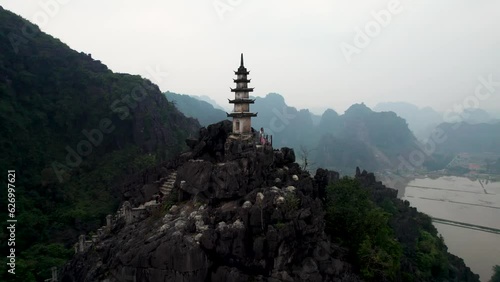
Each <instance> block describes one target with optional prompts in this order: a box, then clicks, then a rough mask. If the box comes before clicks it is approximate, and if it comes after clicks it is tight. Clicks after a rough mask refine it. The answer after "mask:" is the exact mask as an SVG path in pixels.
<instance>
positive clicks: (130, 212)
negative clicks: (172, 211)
mask: <svg viewBox="0 0 500 282" xmlns="http://www.w3.org/2000/svg"><path fill="white" fill-rule="evenodd" d="M158 206H159V203H157V202H156V201H155V200H152V201H149V202H146V203H144V204H142V205H140V206H139V207H137V208H132V205H131V204H130V202H128V201H126V202H124V203H123V204H122V206H121V207H120V208H119V209H118V211H117V212H116V213H115V214H114V215H111V214H108V215H107V216H106V225H105V226H102V227H101V228H99V229H97V232H96V233H95V234H93V235H91V236H90V240H88V237H89V236H86V235H84V234H82V235H80V236H79V237H78V242H77V243H75V245H74V249H75V254H76V253H84V252H85V251H87V250H88V249H89V248H90V247H91V246H92V245H94V244H96V243H98V242H99V241H100V240H101V239H102V238H104V237H105V235H106V234H109V233H110V232H111V230H112V229H113V225H114V224H116V222H117V221H118V220H120V219H122V218H123V219H124V221H125V224H127V225H128V224H132V223H135V222H138V221H140V220H142V219H145V218H147V217H148V216H149V214H151V212H152V211H153V210H154V209H156V208H157V207H158Z"/></svg>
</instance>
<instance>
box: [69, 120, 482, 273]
mask: <svg viewBox="0 0 500 282" xmlns="http://www.w3.org/2000/svg"><path fill="white" fill-rule="evenodd" d="M231 130H232V124H231V122H230V121H223V122H221V123H218V124H214V125H210V126H209V127H207V128H202V129H201V131H200V136H199V138H198V139H189V140H188V144H189V145H190V147H191V148H192V149H191V151H189V152H187V153H184V154H181V155H180V156H178V157H177V158H176V159H175V160H172V161H170V162H167V163H164V164H162V165H160V166H158V167H156V168H155V169H152V170H149V171H147V172H144V173H143V174H141V175H138V177H137V179H135V180H133V181H131V183H130V184H129V185H126V187H127V188H126V189H123V191H126V192H124V194H123V199H124V200H126V202H125V203H124V204H123V205H122V208H121V209H120V210H119V211H118V212H117V214H116V215H114V216H108V222H107V225H106V226H104V227H102V228H101V229H99V230H98V231H97V232H96V233H94V234H96V235H94V236H92V237H87V238H85V236H83V237H82V238H81V240H80V242H79V243H78V244H76V245H75V250H76V253H75V255H74V257H73V259H72V260H71V261H70V262H69V263H68V264H67V265H66V266H65V267H64V269H63V270H62V273H61V277H62V281H63V282H73V281H214V282H215V281H235V282H236V281H363V280H366V281H383V280H384V279H385V280H387V281H430V280H429V278H430V277H431V278H432V277H435V278H436V279H443V280H446V281H478V278H477V276H476V275H474V274H473V273H472V272H471V271H470V269H469V268H467V267H466V266H465V265H464V264H463V261H462V260H461V259H459V258H457V257H455V256H453V255H451V254H448V253H447V251H446V247H445V246H444V244H443V243H442V241H440V239H439V238H438V237H437V232H436V230H435V228H434V227H433V226H432V224H431V221H430V218H429V217H428V216H425V215H423V214H421V213H418V212H417V211H416V210H415V208H411V207H409V206H408V202H402V201H401V200H399V199H397V198H396V191H395V190H392V189H390V188H386V187H385V186H384V185H382V184H381V183H380V182H377V181H376V180H375V177H374V176H373V174H371V173H367V172H366V171H363V172H361V171H359V169H358V170H357V172H356V175H355V180H353V181H354V183H359V185H361V186H360V187H363V188H356V187H350V186H346V187H344V188H346V189H347V190H345V191H347V193H344V194H338V195H339V196H341V197H346V198H345V199H349V198H351V197H352V198H351V199H350V200H348V202H351V201H354V202H357V203H358V205H360V206H359V207H356V206H355V205H352V206H349V209H351V211H352V212H353V213H352V214H350V215H349V217H351V220H358V219H356V218H357V217H356V213H355V212H354V211H356V210H358V211H359V212H361V211H362V210H361V209H360V208H361V205H364V204H366V206H364V208H365V211H366V212H369V213H372V212H373V213H375V214H379V213H380V216H382V217H386V216H387V220H389V221H388V222H386V223H383V226H378V227H377V228H375V229H376V230H378V229H381V228H382V229H384V228H390V230H392V231H390V232H389V231H388V232H389V233H387V234H386V233H384V234H382V233H380V234H379V236H383V237H384V236H385V238H386V239H387V240H389V241H390V242H392V243H390V244H391V245H393V244H396V245H393V247H391V248H396V249H398V250H400V251H397V252H396V253H395V254H396V255H397V256H396V257H397V258H398V261H394V265H393V267H391V269H392V270H391V271H389V270H388V268H387V265H385V266H384V264H380V265H379V264H378V262H377V263H376V264H373V265H372V264H371V263H368V262H367V261H366V260H364V259H363V257H361V256H359V255H358V254H360V253H357V252H354V249H355V248H357V247H355V246H352V245H349V244H347V243H343V242H342V241H339V238H340V237H339V236H340V233H331V231H328V230H335V228H334V226H331V225H330V226H329V225H328V224H329V223H332V222H337V223H338V224H347V225H346V227H347V228H346V229H343V231H342V233H344V232H349V231H348V230H356V229H349V228H355V227H354V225H352V223H351V222H350V221H349V220H347V221H346V220H344V219H343V217H338V216H336V214H337V213H339V212H340V214H342V211H341V210H335V209H334V210H335V211H334V210H331V207H332V206H330V207H329V206H328V205H329V203H331V202H330V201H332V200H335V199H332V198H330V197H329V196H328V195H329V193H332V191H334V190H332V189H333V188H332V187H333V186H335V185H339V184H341V183H345V182H346V181H345V180H341V179H339V175H338V173H336V172H333V171H327V170H324V169H318V170H317V172H316V174H315V175H314V176H312V175H310V174H309V173H308V172H307V171H303V170H302V169H301V168H300V166H299V165H298V164H297V163H295V162H294V161H295V154H294V151H293V150H291V149H288V148H281V149H279V150H274V149H273V148H272V147H271V146H269V145H265V146H255V145H252V144H251V143H249V142H247V141H246V142H243V141H238V140H233V141H231V142H227V137H228V136H229V133H230V132H231ZM332 185H333V186H332ZM356 185H357V184H356ZM164 187H169V188H168V189H170V191H169V192H168V195H167V196H165V197H164V198H163V201H161V202H160V203H157V201H156V200H153V201H149V202H147V203H144V202H142V200H144V199H142V200H141V201H138V200H137V199H138V196H139V195H144V194H147V195H148V198H147V199H145V200H146V201H147V200H148V199H149V196H152V195H154V194H155V193H159V192H160V191H161V190H162V189H164ZM351 189H352V190H351ZM349 191H352V192H349ZM337 193H339V192H337ZM351 193H352V194H351ZM356 195H357V196H356ZM363 195H369V196H367V198H363V197H364V196H363ZM358 196H359V197H360V198H356V197H358ZM363 203H364V204H363ZM372 205H380V206H384V207H385V208H384V209H385V210H387V213H386V212H382V211H381V208H378V207H376V206H372ZM340 206H341V204H340V203H339V207H340ZM345 208H348V207H345ZM384 214H385V215H384ZM325 215H326V216H328V220H325ZM389 215H390V216H389ZM370 221H376V220H374V219H371V220H370ZM382 222H383V221H382ZM357 224H368V225H370V223H369V222H367V223H361V222H359V223H357ZM339 226H341V225H339ZM342 226H343V225H342ZM384 226H385V227H384ZM389 226H390V227H389ZM372 228H373V227H372ZM376 230H375V232H376V233H377V231H376ZM387 230H389V229H387ZM359 231H360V232H362V233H361V234H363V233H365V232H368V233H366V234H369V231H361V230H359ZM329 232H330V233H329ZM347 236H350V237H353V238H354V237H357V236H355V234H349V233H347ZM391 238H392V239H391ZM90 239H91V240H90ZM344 240H345V239H344ZM344 242H346V241H344ZM375 242H376V240H374V241H373V244H377V243H375ZM348 246H351V247H348ZM375 246H376V245H374V250H376V249H377V248H379V247H375ZM398 246H399V247H398ZM380 248H384V247H382V246H380ZM427 248H430V249H427ZM431 249H432V251H431ZM378 252H379V251H377V252H376V253H373V254H365V255H366V256H368V257H371V258H373V259H375V257H378V256H380V255H381V253H378ZM386 255H387V254H386ZM385 259H387V258H385ZM385 259H384V260H385ZM424 260H425V263H424ZM369 261H371V260H369ZM377 269H378V271H380V272H373V273H370V271H376V270H377ZM361 270H363V271H361ZM366 271H368V272H366ZM392 271H394V272H392ZM391 273H392V274H391ZM381 279H382V280H381Z"/></svg>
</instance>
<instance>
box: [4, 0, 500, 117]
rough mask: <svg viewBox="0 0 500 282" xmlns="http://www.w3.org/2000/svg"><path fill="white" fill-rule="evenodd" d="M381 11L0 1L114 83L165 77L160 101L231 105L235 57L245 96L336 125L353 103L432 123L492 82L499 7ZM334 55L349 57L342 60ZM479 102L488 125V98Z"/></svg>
mask: <svg viewBox="0 0 500 282" xmlns="http://www.w3.org/2000/svg"><path fill="white" fill-rule="evenodd" d="M390 2H391V1H388V0H365V1H361V0H324V1H304V0H302V1H298V0H273V1H264V0H251V1H250V0H215V1H214V0H189V1H186V0H178V1H172V0H147V1H141V2H139V1H125V0H106V1H97V0H86V1H76V0H39V1H13V0H9V1H7V0H0V5H2V6H3V7H4V8H6V9H8V10H11V11H13V12H15V13H17V14H19V15H21V16H23V17H24V18H26V19H28V20H30V21H32V22H35V23H38V24H39V26H40V27H41V29H42V30H43V31H45V32H47V33H49V34H51V35H53V36H55V37H57V38H59V39H60V40H61V41H63V42H65V43H66V44H68V45H69V46H70V47H71V48H73V49H76V50H77V51H83V52H85V53H91V54H92V57H93V58H95V59H98V60H101V61H102V62H103V63H104V64H106V65H107V66H108V67H109V68H110V69H112V70H113V71H115V72H127V73H133V74H141V75H143V76H148V75H147V74H148V72H147V70H148V68H153V69H154V68H158V69H159V70H161V71H164V72H168V77H166V79H164V80H162V81H161V82H159V83H158V84H159V86H160V89H161V90H162V91H167V90H169V91H173V92H177V93H183V94H194V95H208V96H210V97H211V98H213V99H214V100H216V101H217V102H218V103H219V104H222V105H225V104H226V103H227V98H230V97H231V94H232V93H231V92H230V91H229V87H233V83H232V79H233V77H234V74H233V70H236V69H237V67H238V65H239V55H240V53H241V52H243V53H244V54H245V65H246V67H247V68H248V69H249V70H250V71H251V72H250V78H251V79H252V83H251V86H252V87H255V92H254V95H256V96H265V95H266V94H267V93H269V92H277V93H280V94H282V95H283V96H284V97H285V99H286V101H287V103H288V104H289V105H292V106H295V107H298V108H310V109H312V110H313V111H316V112H318V111H319V110H321V109H324V108H326V107H330V108H333V109H335V110H337V111H339V112H340V113H342V112H343V111H344V110H345V109H347V108H348V107H349V106H350V105H351V104H353V103H359V102H364V103H366V104H367V105H368V106H370V107H372V106H375V105H376V104H377V103H378V102H384V101H406V102H410V103H414V104H416V105H418V106H431V107H434V108H435V109H437V110H442V111H443V110H446V109H449V108H452V107H453V105H454V104H462V103H464V101H472V100H471V99H470V98H467V97H468V96H471V95H474V92H475V89H476V87H477V85H478V84H479V80H478V77H480V76H482V77H484V78H485V79H487V78H488V77H489V76H490V75H491V76H492V80H493V81H499V82H500V14H499V13H500V1H498V0H480V1H473V0H470V1H465V0H441V1H435V0H419V1H416V0H400V1H398V0H392V3H390ZM43 3H52V5H49V7H51V8H50V9H48V10H47V8H43V5H42V4H43ZM54 3H56V4H57V7H53V6H54V5H53V4H54ZM388 6H391V9H388ZM382 10H386V11H387V12H380V11H382ZM374 13H379V14H380V15H382V14H385V15H387V13H390V14H391V19H390V20H388V19H387V17H383V16H381V17H382V18H383V19H384V20H385V22H381V23H382V24H379V23H377V24H375V22H373V21H375V20H376V19H375V18H376V16H374V15H373V14H374ZM44 15H46V17H44ZM380 21H381V20H379V22H380ZM365 28H368V29H369V31H371V32H372V33H371V35H368V38H369V40H370V42H369V44H368V45H367V46H365V45H360V44H356V41H355V36H356V34H357V32H356V30H357V29H361V30H365ZM358 43H359V42H358ZM342 46H344V49H345V46H350V47H349V48H348V49H345V50H349V51H350V52H353V50H355V51H356V52H355V53H351V55H350V56H349V55H348V56H346V55H345V54H347V53H348V52H347V53H346V51H345V50H344V51H342ZM347 57H349V59H350V60H348V59H347ZM479 102H480V107H482V108H485V109H487V110H489V111H490V112H496V113H499V115H500V86H496V92H495V93H493V94H492V95H489V97H488V98H486V99H484V100H479Z"/></svg>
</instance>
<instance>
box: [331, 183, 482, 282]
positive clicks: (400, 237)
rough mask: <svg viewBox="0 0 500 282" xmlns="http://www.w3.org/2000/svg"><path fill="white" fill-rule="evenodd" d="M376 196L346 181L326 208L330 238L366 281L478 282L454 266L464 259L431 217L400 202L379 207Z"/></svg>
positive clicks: (382, 200)
mask: <svg viewBox="0 0 500 282" xmlns="http://www.w3.org/2000/svg"><path fill="white" fill-rule="evenodd" d="M370 191H372V190H369V189H368V187H366V188H363V187H361V185H360V183H359V182H358V181H357V180H356V179H351V178H348V177H344V178H342V179H340V180H339V181H338V182H336V183H335V184H333V185H331V186H329V187H328V188H327V199H326V202H325V206H326V216H325V219H326V232H327V234H329V235H330V236H331V238H332V239H333V240H334V241H336V242H339V243H340V244H341V245H342V246H344V247H347V248H348V249H349V254H350V261H351V263H352V264H353V265H355V266H356V267H357V268H358V270H359V272H360V274H361V275H362V277H363V278H364V279H365V280H367V281H449V280H452V279H453V278H454V277H457V276H462V277H463V278H464V279H465V278H466V279H465V281H477V280H478V278H477V276H475V275H473V274H472V273H471V272H470V271H468V270H464V269H456V268H453V267H452V266H451V265H452V264H453V263H454V262H456V260H457V259H458V258H456V257H454V256H451V255H450V254H448V252H447V248H446V245H445V244H444V241H443V239H442V238H441V237H439V236H438V234H437V230H436V229H435V228H434V226H433V225H432V221H431V218H430V217H429V216H427V215H425V214H422V213H419V212H416V210H414V209H412V208H411V207H409V204H408V202H402V201H400V200H398V199H391V198H388V197H376V198H377V199H380V202H376V201H374V200H373V199H374V197H373V195H371V194H370ZM372 192H373V191H372ZM451 269H453V270H451Z"/></svg>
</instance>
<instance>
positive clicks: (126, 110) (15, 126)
mask: <svg viewBox="0 0 500 282" xmlns="http://www.w3.org/2000/svg"><path fill="white" fill-rule="evenodd" d="M0 119H1V120H2V122H0V135H1V138H0V146H1V148H2V154H1V155H0V168H1V169H2V171H7V170H13V169H15V170H16V172H17V181H16V198H17V199H16V200H17V220H18V221H19V222H22V228H18V230H17V233H16V236H17V237H16V239H17V240H16V255H17V257H16V259H17V267H18V274H17V276H16V279H17V281H43V279H45V278H48V276H50V266H54V265H55V266H58V265H60V264H62V263H64V262H65V261H66V259H67V258H68V251H67V249H68V248H67V247H69V244H68V243H69V242H70V241H72V240H74V239H75V238H77V236H78V234H79V233H80V232H87V231H89V230H93V229H95V228H96V227H97V226H99V224H100V220H101V218H102V217H103V216H104V215H106V214H107V213H109V212H110V211H111V210H114V209H116V206H117V205H118V204H119V200H120V198H119V194H120V191H117V190H115V189H114V187H115V186H116V184H117V183H120V182H121V181H123V180H125V179H127V177H129V175H133V174H134V173H136V172H137V171H138V170H140V169H144V168H147V167H150V166H153V165H155V164H157V163H159V162H161V161H163V160H166V159H168V158H171V157H172V156H174V155H175V154H177V153H178V152H180V151H181V150H182V149H183V148H186V146H185V143H184V139H185V138H187V137H189V135H190V134H194V133H195V132H196V131H197V130H198V129H199V124H198V123H197V122H196V120H194V119H190V118H186V117H185V116H184V115H183V114H181V113H180V112H179V111H178V110H177V109H176V108H175V106H174V105H173V104H172V103H169V102H168V101H167V99H166V98H165V97H164V95H163V94H162V93H161V92H160V90H159V89H158V86H156V85H155V84H153V83H152V82H151V81H149V80H147V79H143V78H141V77H140V76H137V75H129V74H118V73H113V72H112V71H111V70H109V69H108V68H107V67H106V66H105V65H104V64H102V63H101V62H99V61H97V60H95V59H92V57H91V56H90V55H89V54H84V53H79V52H76V51H74V50H71V49H70V48H69V47H68V46H66V45H65V44H64V43H62V42H60V41H59V40H58V39H56V38H53V37H52V36H49V35H47V34H45V33H43V32H42V31H41V30H40V29H39V28H38V27H37V26H35V25H33V24H31V23H29V22H28V21H26V20H24V19H22V18H21V17H19V16H17V15H15V14H13V13H11V12H9V11H6V10H4V9H3V8H2V7H0ZM6 186H7V185H5V187H6ZM6 197H7V193H0V200H1V202H2V204H3V205H2V206H5V207H7V202H6V201H7V199H6ZM1 212H2V215H5V217H6V214H5V213H6V212H7V209H2V211H1ZM5 217H3V218H5ZM0 232H1V233H0V238H1V240H2V242H4V239H5V240H6V238H7V237H6V236H7V235H8V234H6V228H2V231H0ZM7 248H9V246H7V244H2V246H1V247H0V250H1V251H2V253H4V254H5V253H7ZM5 267H6V265H5V264H2V265H1V266H0V270H2V271H1V274H0V280H2V281H9V280H8V279H9V276H8V275H9V274H7V271H6V270H5ZM4 270H5V271H4Z"/></svg>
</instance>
